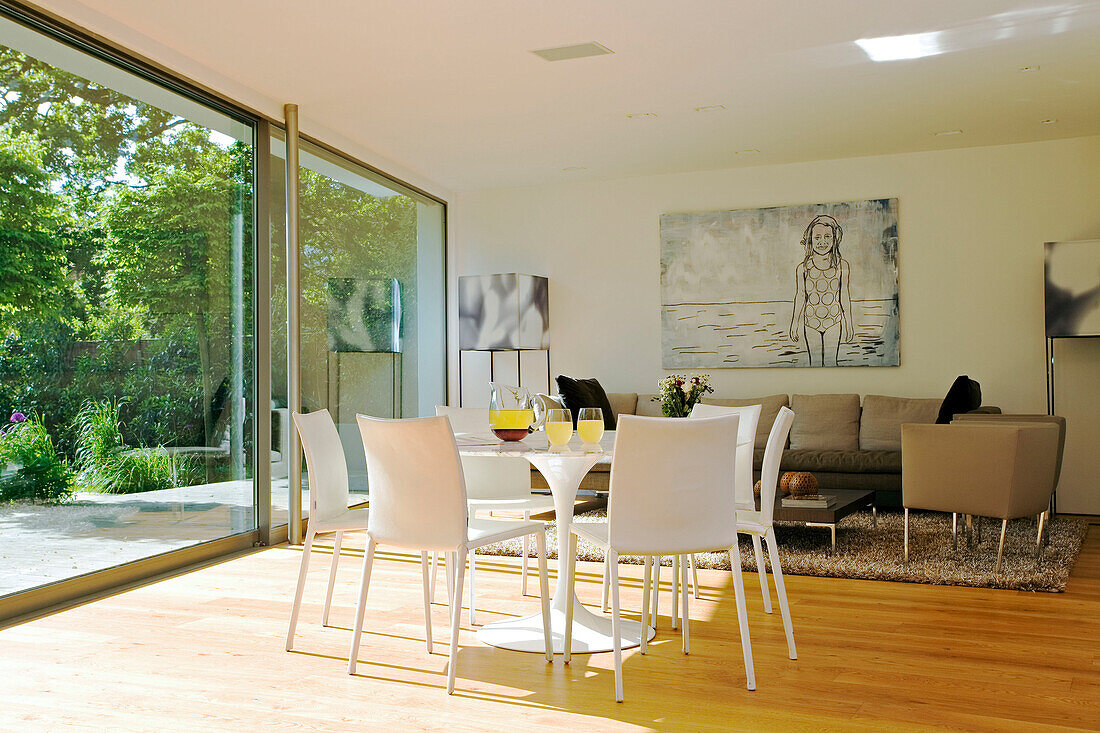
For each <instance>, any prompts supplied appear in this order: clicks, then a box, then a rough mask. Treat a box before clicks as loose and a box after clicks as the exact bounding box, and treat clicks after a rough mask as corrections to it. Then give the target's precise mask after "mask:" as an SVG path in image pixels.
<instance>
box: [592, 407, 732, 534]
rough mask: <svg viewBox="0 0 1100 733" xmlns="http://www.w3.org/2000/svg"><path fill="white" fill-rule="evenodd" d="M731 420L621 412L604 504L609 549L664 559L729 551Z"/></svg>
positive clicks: (730, 532)
mask: <svg viewBox="0 0 1100 733" xmlns="http://www.w3.org/2000/svg"><path fill="white" fill-rule="evenodd" d="M738 421H739V418H738V416H737V415H727V416H723V417H712V418H700V419H696V420H681V419H677V418H660V417H638V416H635V415H622V416H621V417H620V418H619V424H618V430H617V432H616V434H615V455H614V458H613V459H612V462H611V488H610V495H609V497H608V506H607V517H608V523H609V525H610V526H609V527H608V532H609V533H610V534H609V538H610V540H611V544H612V546H614V547H615V548H616V549H617V550H619V551H620V552H627V553H630V552H634V553H649V554H655V553H660V554H664V555H673V554H683V553H688V552H702V551H704V550H713V549H721V548H728V547H731V546H732V545H733V543H734V542H736V541H737V528H736V526H735V523H734V522H732V521H730V518H731V517H733V516H734V510H735V504H734V495H733V492H732V491H730V478H729V477H730V476H732V475H733V473H734V469H735V467H736V461H737V455H736V452H735V451H731V450H730V449H729V447H730V445H731V444H733V443H734V441H736V440H737V426H738Z"/></svg>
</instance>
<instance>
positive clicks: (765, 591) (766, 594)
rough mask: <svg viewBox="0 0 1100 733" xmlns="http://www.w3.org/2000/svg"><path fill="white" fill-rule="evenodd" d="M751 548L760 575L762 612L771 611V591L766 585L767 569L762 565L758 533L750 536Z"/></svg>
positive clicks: (762, 554) (762, 553)
mask: <svg viewBox="0 0 1100 733" xmlns="http://www.w3.org/2000/svg"><path fill="white" fill-rule="evenodd" d="M752 550H753V552H755V553H756V574H757V575H758V576H759V577H760V595H761V596H762V597H763V598H764V613H771V612H772V592H771V589H770V588H769V587H768V571H767V569H766V568H765V567H764V550H763V549H761V547H760V537H759V536H758V535H753V536H752ZM772 572H773V573H774V572H775V571H774V570H773V571H772Z"/></svg>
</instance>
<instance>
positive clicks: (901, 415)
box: [859, 394, 940, 451]
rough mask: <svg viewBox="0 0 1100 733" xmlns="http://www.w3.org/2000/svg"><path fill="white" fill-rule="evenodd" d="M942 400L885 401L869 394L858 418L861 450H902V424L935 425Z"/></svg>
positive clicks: (905, 399)
mask: <svg viewBox="0 0 1100 733" xmlns="http://www.w3.org/2000/svg"><path fill="white" fill-rule="evenodd" d="M939 411H940V400H935V399H933V400H924V399H910V398H907V397H884V396H883V395H877V394H869V395H867V396H866V397H864V398H863V411H862V413H861V414H860V418H859V447H860V449H861V450H897V451H900V450H901V424H902V423H909V422H917V423H934V422H936V416H937V415H938V414H939Z"/></svg>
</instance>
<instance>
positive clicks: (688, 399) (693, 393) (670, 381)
mask: <svg viewBox="0 0 1100 733" xmlns="http://www.w3.org/2000/svg"><path fill="white" fill-rule="evenodd" d="M657 386H658V387H660V388H661V394H660V396H659V397H658V398H654V399H660V401H661V412H662V413H664V416H665V417H687V416H688V415H689V414H691V408H693V407H695V403H696V402H698V401H699V400H700V398H702V396H703V395H705V394H707V393H708V392H713V391H714V388H713V387H711V386H710V375H709V374H699V375H696V376H694V377H689V376H687V375H684V374H671V375H669V376H667V377H665V378H664V379H662V380H661V381H660V382H658V383H657Z"/></svg>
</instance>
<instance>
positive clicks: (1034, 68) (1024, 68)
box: [1020, 65, 1039, 73]
mask: <svg viewBox="0 0 1100 733" xmlns="http://www.w3.org/2000/svg"><path fill="white" fill-rule="evenodd" d="M1038 70H1039V67H1038V66H1037V65H1036V66H1021V67H1020V71H1022V72H1024V73H1028V72H1032V71H1038Z"/></svg>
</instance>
